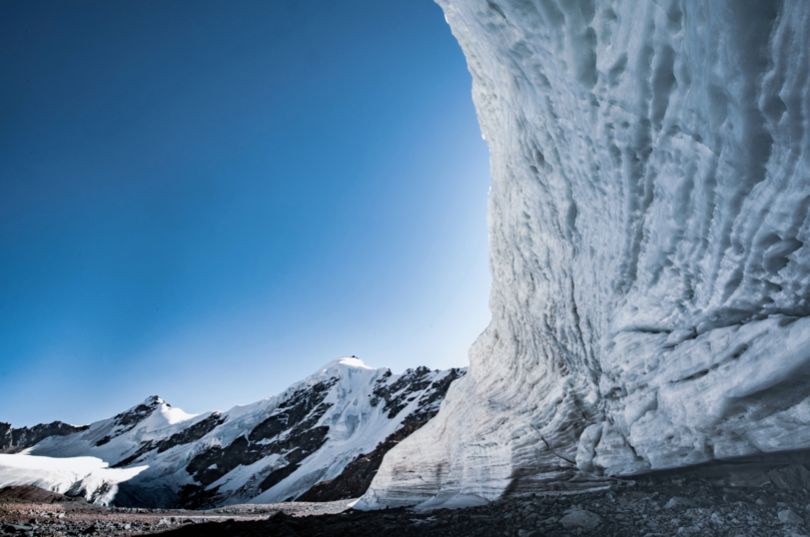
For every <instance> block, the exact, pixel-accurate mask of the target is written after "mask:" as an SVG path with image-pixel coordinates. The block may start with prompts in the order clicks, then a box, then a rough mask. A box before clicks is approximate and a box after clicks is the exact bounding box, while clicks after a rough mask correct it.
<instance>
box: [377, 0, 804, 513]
mask: <svg viewBox="0 0 810 537" xmlns="http://www.w3.org/2000/svg"><path fill="white" fill-rule="evenodd" d="M438 1H439V4H440V5H441V6H442V8H443V9H444V11H445V14H446V18H447V20H448V22H449V24H450V26H451V28H452V31H453V33H454V34H455V35H456V37H457V38H458V40H459V42H460V43H461V46H462V48H463V50H464V53H465V55H466V57H467V61H468V66H469V69H470V71H471V73H472V77H473V98H474V101H475V104H476V107H477V109H478V115H479V121H480V124H481V129H482V133H483V135H484V137H485V139H486V140H487V143H488V144H489V149H490V154H491V166H492V175H493V182H492V189H491V194H490V200H489V219H490V241H491V248H492V252H491V264H492V273H493V289H492V296H491V310H492V321H491V324H490V326H489V327H488V329H487V330H486V332H485V333H484V334H483V335H482V336H481V337H480V339H479V340H478V341H477V342H476V343H475V345H474V346H473V348H472V350H471V353H470V357H471V365H470V371H469V374H468V375H467V376H466V377H465V378H464V379H463V380H461V381H460V382H458V383H455V384H454V385H453V386H452V387H451V389H450V392H449V393H448V396H447V400H446V403H445V405H444V406H443V407H442V410H441V412H439V414H438V415H437V417H436V418H435V419H433V420H432V421H431V422H430V423H429V424H428V425H427V426H426V427H424V428H422V429H421V430H419V431H417V432H416V433H415V434H413V435H412V436H410V437H409V438H408V439H407V440H405V441H404V442H402V443H401V444H400V445H399V446H397V447H396V448H395V449H393V450H392V451H390V452H389V453H388V454H387V456H386V458H385V460H384V462H383V465H382V467H381V468H380V471H379V472H378V474H377V476H376V478H375V480H374V482H373V484H372V487H371V489H370V491H369V493H368V494H367V495H366V497H365V499H364V503H365V505H368V506H376V505H396V504H401V503H416V502H420V501H424V500H426V499H428V498H431V497H433V496H434V495H437V494H440V500H439V501H443V500H442V499H447V498H452V497H453V496H454V495H458V498H461V499H465V498H466V499H468V500H469V499H470V498H473V499H474V498H479V497H480V498H493V497H496V496H498V495H499V494H501V493H502V492H503V491H504V490H505V489H506V487H507V486H510V484H511V486H520V484H521V483H525V482H527V481H534V482H536V483H543V482H546V483H547V484H550V483H554V486H564V485H567V486H574V485H573V484H572V483H571V482H570V481H569V479H570V478H571V477H572V476H574V475H575V474H576V472H577V471H581V472H585V473H602V472H604V473H607V474H633V473H637V472H643V471H646V470H650V469H658V468H673V467H680V466H684V465H690V464H695V463H701V462H705V461H711V460H716V459H722V458H728V457H734V456H737V455H742V454H750V453H758V452H774V451H779V450H788V449H794V448H805V447H810V400H808V395H810V319H809V318H808V313H810V251H809V250H808V240H810V222H809V221H808V218H807V217H808V207H810V124H809V123H810V2H804V1H801V0H786V1H784V2H781V1H738V0H717V1H710V2H707V1H703V0H656V1H650V2H639V1H636V0H613V1H610V0H605V1H598V2H597V1H593V0H438ZM515 481H517V482H515Z"/></svg>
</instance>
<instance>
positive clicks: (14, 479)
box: [0, 454, 146, 505]
mask: <svg viewBox="0 0 810 537" xmlns="http://www.w3.org/2000/svg"><path fill="white" fill-rule="evenodd" d="M145 468H146V466H134V467H131V468H110V467H109V464H107V463H106V462H104V461H102V460H101V459H98V458H96V457H64V458H56V457H39V456H36V455H27V454H22V455H19V454H18V455H9V454H0V488H3V487H11V486H16V485H33V486H36V487H39V488H43V489H46V490H50V491H52V492H58V493H60V494H67V495H70V496H82V497H84V498H85V499H86V500H88V501H91V502H94V503H97V504H99V505H107V504H109V503H110V502H111V501H112V500H113V499H114V498H115V495H116V493H117V492H118V484H119V483H121V482H124V481H127V480H129V479H132V478H133V477H135V476H136V475H138V474H139V473H140V472H142V471H143V470H144V469H145Z"/></svg>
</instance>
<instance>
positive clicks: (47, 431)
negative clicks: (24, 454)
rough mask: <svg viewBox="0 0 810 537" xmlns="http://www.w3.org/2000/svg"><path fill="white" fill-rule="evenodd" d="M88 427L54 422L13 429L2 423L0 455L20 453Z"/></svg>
mask: <svg viewBox="0 0 810 537" xmlns="http://www.w3.org/2000/svg"><path fill="white" fill-rule="evenodd" d="M85 429H87V426H86V425H82V426H76V425H69V424H67V423H63V422H61V421H54V422H51V423H42V424H39V425H34V426H33V427H18V428H16V429H15V428H12V427H11V424H9V423H4V422H0V453H18V452H20V451H22V450H23V449H25V448H28V447H31V446H33V445H34V444H36V443H37V442H39V441H40V440H42V439H43V438H47V437H49V436H64V435H68V434H73V433H75V432H79V431H84V430H85Z"/></svg>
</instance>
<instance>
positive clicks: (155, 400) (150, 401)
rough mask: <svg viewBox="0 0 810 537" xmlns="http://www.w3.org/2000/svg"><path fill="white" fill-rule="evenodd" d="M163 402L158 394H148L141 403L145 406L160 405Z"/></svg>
mask: <svg viewBox="0 0 810 537" xmlns="http://www.w3.org/2000/svg"><path fill="white" fill-rule="evenodd" d="M165 402H166V401H164V400H163V399H162V398H161V397H160V396H159V395H150V396H149V397H147V398H146V399H144V400H143V403H141V404H142V405H146V406H158V405H162V404H163V403H165Z"/></svg>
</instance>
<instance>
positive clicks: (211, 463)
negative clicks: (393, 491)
mask: <svg viewBox="0 0 810 537" xmlns="http://www.w3.org/2000/svg"><path fill="white" fill-rule="evenodd" d="M463 374H464V370H458V369H451V370H448V371H432V370H429V369H428V368H425V367H420V368H417V369H409V370H407V371H405V372H404V373H402V374H400V375H395V374H392V373H391V371H390V370H389V369H372V368H369V367H367V366H366V365H365V364H363V362H361V361H360V360H359V359H357V358H354V357H351V358H343V359H340V360H336V361H334V362H330V363H329V364H327V365H326V366H325V367H323V368H322V369H320V370H319V371H318V372H316V373H315V374H313V375H311V376H309V377H307V378H306V379H305V380H304V381H302V382H299V383H297V384H295V385H293V386H291V387H290V388H289V389H288V390H286V391H285V392H284V393H282V394H281V395H278V396H276V397H272V398H269V399H266V400H263V401H259V402H257V403H254V404H252V405H247V406H242V407H235V408H233V409H231V410H229V411H227V412H222V413H220V412H209V413H205V414H200V415H190V414H186V413H185V412H183V411H182V410H179V409H177V408H174V407H172V406H171V405H169V404H168V403H166V402H164V401H163V400H162V399H160V398H159V397H156V396H152V397H149V398H148V399H146V400H145V401H144V402H143V403H141V404H139V405H136V406H134V407H133V408H131V409H129V410H127V411H125V412H122V413H120V414H118V415H116V416H115V417H113V418H110V419H107V420H102V421H99V422H96V423H93V424H91V425H90V426H88V427H85V428H84V429H82V430H81V431H79V432H75V433H73V434H69V435H66V436H52V437H48V438H45V439H43V440H42V441H40V442H39V443H37V444H36V445H34V446H33V447H32V448H31V449H30V450H29V452H28V453H27V454H26V455H22V454H19V455H3V456H0V487H1V486H5V485H31V484H35V485H38V486H42V487H44V488H47V489H49V490H54V491H56V492H64V493H67V494H69V495H81V496H83V497H85V498H87V499H88V500H90V501H98V503H104V504H107V503H113V504H116V505H126V506H145V507H184V508H199V507H213V506H219V505H226V504H234V503H245V502H257V503H272V502H278V501H285V500H292V499H296V498H298V497H299V496H301V495H302V494H306V493H307V492H308V491H310V489H312V488H313V487H317V495H318V496H319V497H321V498H325V497H327V496H328V497H329V498H350V497H358V496H360V495H361V494H362V493H363V492H365V490H366V488H367V487H368V485H369V483H370V481H371V477H372V476H373V474H374V472H376V470H377V467H378V466H379V463H380V460H382V456H383V454H384V453H385V452H386V451H387V450H388V449H390V448H391V447H392V446H394V445H396V443H397V441H398V440H400V439H401V438H403V437H405V436H407V434H409V433H411V432H413V431H414V430H416V429H418V428H419V427H420V426H421V425H423V424H424V423H425V422H426V421H427V420H429V419H430V417H432V416H433V415H434V414H435V413H436V412H437V411H438V408H439V404H440V403H441V401H442V399H443V397H444V394H445V392H446V391H447V388H448V386H449V385H450V383H451V382H452V381H453V380H455V379H456V378H458V377H461V376H462V375H463ZM79 463H82V464H84V465H85V466H86V467H87V468H90V470H88V471H85V472H78V473H77V472H76V471H75V467H76V466H77V465H78V464H79ZM108 466H109V467H112V468H109V467H108ZM347 466H351V467H352V468H353V469H355V470H356V473H357V476H347V475H346V473H345V472H344V470H345V469H346V467H347ZM358 476H361V478H359V477H358ZM349 478H351V479H349Z"/></svg>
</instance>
